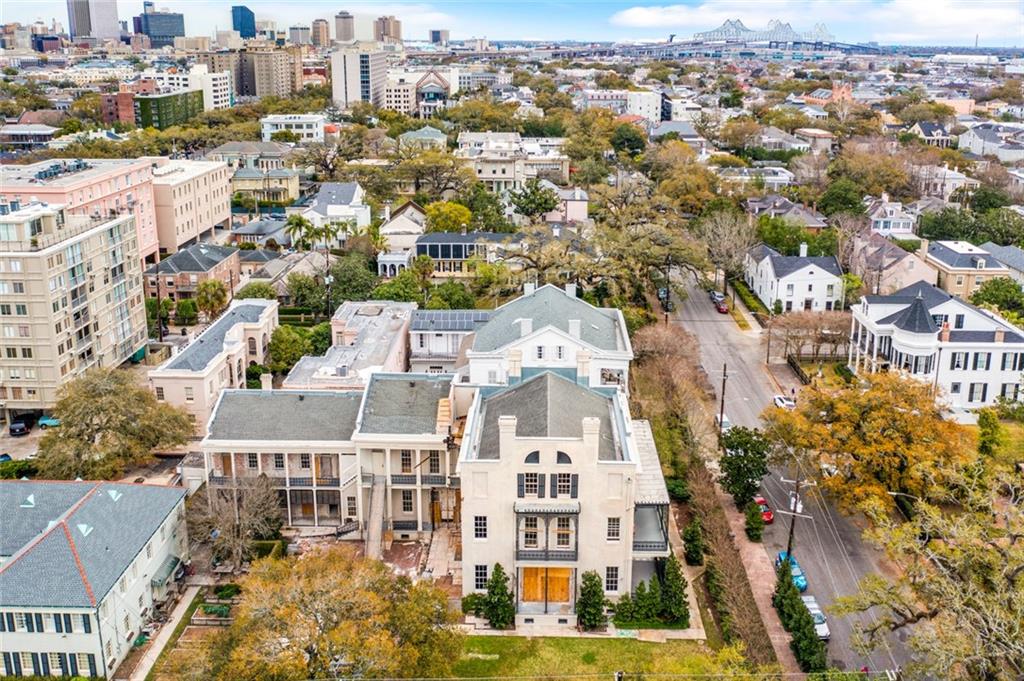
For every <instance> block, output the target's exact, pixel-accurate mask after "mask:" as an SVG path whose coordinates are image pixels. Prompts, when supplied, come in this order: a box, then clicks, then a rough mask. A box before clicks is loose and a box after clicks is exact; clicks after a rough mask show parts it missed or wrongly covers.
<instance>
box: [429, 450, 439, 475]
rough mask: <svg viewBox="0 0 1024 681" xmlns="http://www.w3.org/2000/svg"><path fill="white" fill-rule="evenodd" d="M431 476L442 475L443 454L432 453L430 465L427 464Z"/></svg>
mask: <svg viewBox="0 0 1024 681" xmlns="http://www.w3.org/2000/svg"><path fill="white" fill-rule="evenodd" d="M427 467H428V469H429V470H430V474H431V475H439V474H440V473H441V452H437V451H434V452H430V459H429V463H428V464H427Z"/></svg>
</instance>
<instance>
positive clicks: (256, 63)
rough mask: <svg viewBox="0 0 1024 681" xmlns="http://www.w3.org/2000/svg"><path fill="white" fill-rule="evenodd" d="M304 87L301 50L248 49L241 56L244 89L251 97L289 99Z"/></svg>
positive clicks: (242, 92)
mask: <svg viewBox="0 0 1024 681" xmlns="http://www.w3.org/2000/svg"><path fill="white" fill-rule="evenodd" d="M301 87H302V51H301V48H298V49H294V48H293V49H281V50H246V51H245V52H243V53H242V89H241V92H240V94H243V95H247V96H252V97H271V96H276V97H288V96H289V95H291V94H292V93H293V92H296V91H297V90H299V89H301Z"/></svg>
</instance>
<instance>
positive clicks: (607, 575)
mask: <svg viewBox="0 0 1024 681" xmlns="http://www.w3.org/2000/svg"><path fill="white" fill-rule="evenodd" d="M604 590H605V591H606V592H608V593H615V592H617V591H618V590H619V568H618V566H614V565H609V566H608V567H606V568H605V569H604Z"/></svg>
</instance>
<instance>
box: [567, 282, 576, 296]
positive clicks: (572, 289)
mask: <svg viewBox="0 0 1024 681" xmlns="http://www.w3.org/2000/svg"><path fill="white" fill-rule="evenodd" d="M565 295H567V296H569V297H570V298H575V297H576V284H566V285H565Z"/></svg>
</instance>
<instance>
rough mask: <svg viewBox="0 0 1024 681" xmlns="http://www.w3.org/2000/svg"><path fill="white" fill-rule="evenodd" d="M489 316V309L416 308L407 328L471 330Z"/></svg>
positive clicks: (414, 329)
mask: <svg viewBox="0 0 1024 681" xmlns="http://www.w3.org/2000/svg"><path fill="white" fill-rule="evenodd" d="M490 318H491V311H490V310H416V311H414V312H413V313H412V322H411V324H410V326H409V330H410V331H435V332H440V331H472V330H473V329H475V328H476V327H477V326H479V325H480V324H481V323H483V322H486V321H487V320H488V319H490Z"/></svg>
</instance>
